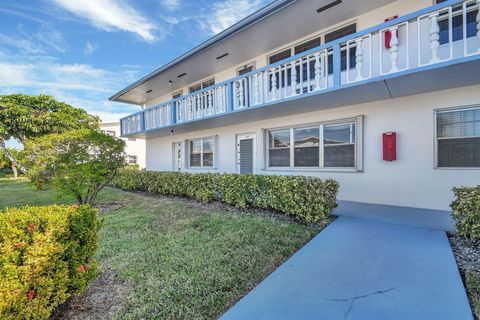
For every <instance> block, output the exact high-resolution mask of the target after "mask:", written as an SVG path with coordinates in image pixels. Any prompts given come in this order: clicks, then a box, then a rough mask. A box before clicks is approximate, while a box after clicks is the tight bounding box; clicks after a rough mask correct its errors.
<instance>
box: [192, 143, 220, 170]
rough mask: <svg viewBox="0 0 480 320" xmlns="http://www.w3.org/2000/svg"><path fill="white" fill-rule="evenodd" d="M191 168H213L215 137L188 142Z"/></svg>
mask: <svg viewBox="0 0 480 320" xmlns="http://www.w3.org/2000/svg"><path fill="white" fill-rule="evenodd" d="M188 146H189V166H190V167H192V168H212V167H213V157H214V149H215V148H214V137H208V138H201V139H193V140H189V141H188Z"/></svg>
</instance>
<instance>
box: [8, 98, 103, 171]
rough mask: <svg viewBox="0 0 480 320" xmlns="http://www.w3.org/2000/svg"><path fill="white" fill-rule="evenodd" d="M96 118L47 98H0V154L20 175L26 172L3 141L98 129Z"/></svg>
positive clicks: (21, 140)
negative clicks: (1, 151)
mask: <svg viewBox="0 0 480 320" xmlns="http://www.w3.org/2000/svg"><path fill="white" fill-rule="evenodd" d="M98 123H99V119H98V117H95V116H92V115H89V114H88V113H87V112H86V111H85V110H83V109H79V108H74V107H72V106H71V105H69V104H66V103H64V102H59V101H57V100H55V99H54V98H53V97H51V96H47V95H42V94H41V95H38V96H32V95H26V94H10V95H0V150H3V152H4V153H5V156H6V157H7V158H8V159H9V161H10V162H12V163H13V164H14V165H15V166H16V167H17V168H18V169H19V170H20V171H21V172H23V173H25V172H26V168H25V167H24V166H23V165H22V164H21V163H20V161H18V159H17V158H16V157H15V156H14V155H13V154H11V153H10V152H9V150H8V149H7V147H6V144H5V143H6V141H7V140H9V139H15V140H17V141H19V142H20V143H24V142H25V140H27V139H34V138H38V137H41V136H43V135H47V134H51V133H62V132H68V131H70V130H77V129H92V130H96V129H98Z"/></svg>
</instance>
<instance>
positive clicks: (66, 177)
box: [25, 129, 125, 205]
mask: <svg viewBox="0 0 480 320" xmlns="http://www.w3.org/2000/svg"><path fill="white" fill-rule="evenodd" d="M124 149H125V142H124V141H123V140H120V139H117V138H114V137H111V136H108V135H106V134H103V133H101V132H98V131H95V130H87V129H82V130H76V131H71V132H68V133H60V134H50V135H46V136H43V137H40V138H36V139H33V140H28V141H26V143H25V164H26V167H27V169H28V170H27V172H28V173H27V175H28V176H29V177H30V179H31V180H32V181H34V182H35V183H36V185H37V186H38V187H40V188H49V187H52V188H53V189H55V190H57V191H60V192H63V193H65V194H68V195H72V196H74V197H75V198H76V199H77V201H78V203H79V204H89V205H93V204H94V202H95V200H96V198H97V195H98V193H99V192H100V191H101V190H102V189H103V188H104V187H105V186H106V185H107V184H108V183H110V181H111V180H112V178H113V177H114V176H115V174H116V173H117V171H118V169H120V168H122V167H124V166H125V152H124Z"/></svg>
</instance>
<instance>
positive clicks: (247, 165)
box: [237, 133, 256, 174]
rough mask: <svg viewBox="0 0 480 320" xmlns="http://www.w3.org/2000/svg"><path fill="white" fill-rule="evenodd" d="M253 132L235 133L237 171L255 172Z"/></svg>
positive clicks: (254, 139) (254, 137) (254, 138)
mask: <svg viewBox="0 0 480 320" xmlns="http://www.w3.org/2000/svg"><path fill="white" fill-rule="evenodd" d="M255 154H256V136H255V133H248V134H240V135H237V172H238V173H241V174H248V173H255V160H256V156H255Z"/></svg>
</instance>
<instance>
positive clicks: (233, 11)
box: [204, 0, 264, 34]
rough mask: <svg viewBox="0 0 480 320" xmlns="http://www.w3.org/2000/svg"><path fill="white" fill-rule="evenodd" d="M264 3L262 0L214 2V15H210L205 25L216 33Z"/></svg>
mask: <svg viewBox="0 0 480 320" xmlns="http://www.w3.org/2000/svg"><path fill="white" fill-rule="evenodd" d="M263 5H264V1H262V0H227V1H224V2H216V3H214V4H213V6H212V8H213V15H212V16H210V17H208V19H207V21H205V22H204V26H205V25H206V26H208V28H209V29H210V30H211V31H212V32H213V33H215V34H217V33H219V32H221V31H223V30H225V29H226V28H228V27H230V26H232V25H233V24H235V23H236V22H237V21H239V20H241V19H243V18H245V17H246V16H248V15H249V14H252V13H253V12H255V11H257V10H258V9H260V8H261V7H262V6H263Z"/></svg>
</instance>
